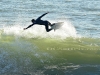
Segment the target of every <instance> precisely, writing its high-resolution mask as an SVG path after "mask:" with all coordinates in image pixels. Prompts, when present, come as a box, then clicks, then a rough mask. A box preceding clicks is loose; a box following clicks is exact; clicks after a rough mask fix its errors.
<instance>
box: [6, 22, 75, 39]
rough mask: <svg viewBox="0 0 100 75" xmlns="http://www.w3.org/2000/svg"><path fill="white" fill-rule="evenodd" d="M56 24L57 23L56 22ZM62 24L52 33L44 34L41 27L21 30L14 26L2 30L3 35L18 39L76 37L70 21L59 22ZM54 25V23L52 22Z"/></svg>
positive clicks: (44, 31)
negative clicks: (62, 23)
mask: <svg viewBox="0 0 100 75" xmlns="http://www.w3.org/2000/svg"><path fill="white" fill-rule="evenodd" d="M57 22H58V21H57ZM59 22H64V25H63V26H62V27H61V28H60V29H58V30H56V31H54V30H52V31H50V32H46V30H45V26H43V25H34V26H33V27H31V28H29V29H27V30H23V28H25V27H27V26H25V27H23V26H19V25H14V26H10V27H5V28H4V33H5V34H7V35H14V36H18V37H26V38H63V39H64V38H66V37H77V34H76V30H75V27H74V26H73V25H72V24H71V22H70V21H59ZM53 23H55V22H53Z"/></svg>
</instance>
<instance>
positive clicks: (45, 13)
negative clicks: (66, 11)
mask: <svg viewBox="0 0 100 75" xmlns="http://www.w3.org/2000/svg"><path fill="white" fill-rule="evenodd" d="M48 13H49V12H47V13H44V14H43V15H41V16H40V17H38V18H37V19H41V18H42V17H43V16H45V15H46V14H48Z"/></svg>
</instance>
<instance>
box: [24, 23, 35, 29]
mask: <svg viewBox="0 0 100 75" xmlns="http://www.w3.org/2000/svg"><path fill="white" fill-rule="evenodd" d="M33 25H34V24H31V25H29V26H28V27H26V28H24V30H26V29H28V28H30V27H32V26H33Z"/></svg>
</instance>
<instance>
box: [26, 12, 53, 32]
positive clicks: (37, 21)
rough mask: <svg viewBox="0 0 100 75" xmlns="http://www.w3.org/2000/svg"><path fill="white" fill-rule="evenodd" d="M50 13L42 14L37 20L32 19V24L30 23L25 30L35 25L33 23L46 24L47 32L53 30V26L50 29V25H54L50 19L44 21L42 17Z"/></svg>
mask: <svg viewBox="0 0 100 75" xmlns="http://www.w3.org/2000/svg"><path fill="white" fill-rule="evenodd" d="M48 13H49V12H47V13H44V14H43V15H41V16H40V17H38V18H37V19H36V20H35V19H32V20H31V21H32V24H31V25H29V26H28V27H26V28H24V30H26V29H28V28H30V27H31V26H33V25H35V24H39V25H44V26H45V29H46V31H47V32H49V31H51V30H52V28H50V29H49V26H52V24H51V23H50V22H49V21H43V20H41V18H42V17H43V16H45V15H46V14H48Z"/></svg>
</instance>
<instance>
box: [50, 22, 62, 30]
mask: <svg viewBox="0 0 100 75" xmlns="http://www.w3.org/2000/svg"><path fill="white" fill-rule="evenodd" d="M63 23H64V22H58V23H53V24H52V25H51V28H52V29H54V31H55V30H57V29H60V28H61V27H62V26H63Z"/></svg>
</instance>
